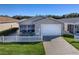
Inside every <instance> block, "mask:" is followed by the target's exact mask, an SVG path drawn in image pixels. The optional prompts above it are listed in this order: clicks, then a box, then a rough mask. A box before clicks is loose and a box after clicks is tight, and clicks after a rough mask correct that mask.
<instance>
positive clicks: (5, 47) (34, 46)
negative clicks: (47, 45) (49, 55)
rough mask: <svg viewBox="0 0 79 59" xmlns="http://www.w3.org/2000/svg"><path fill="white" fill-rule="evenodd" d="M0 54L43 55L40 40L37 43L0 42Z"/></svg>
mask: <svg viewBox="0 0 79 59" xmlns="http://www.w3.org/2000/svg"><path fill="white" fill-rule="evenodd" d="M0 54H1V55H44V54H45V52H44V47H43V44H42V42H38V43H0Z"/></svg>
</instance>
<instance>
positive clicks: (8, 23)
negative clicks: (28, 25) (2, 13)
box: [0, 17, 19, 31]
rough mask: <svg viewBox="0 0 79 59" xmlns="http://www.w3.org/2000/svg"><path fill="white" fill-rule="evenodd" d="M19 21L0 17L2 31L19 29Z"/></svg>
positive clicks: (0, 29)
mask: <svg viewBox="0 0 79 59" xmlns="http://www.w3.org/2000/svg"><path fill="white" fill-rule="evenodd" d="M18 22H19V21H18V20H17V19H13V18H10V17H0V31H4V30H7V29H10V28H17V27H18V28H19V24H18Z"/></svg>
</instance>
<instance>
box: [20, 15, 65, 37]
mask: <svg viewBox="0 0 79 59" xmlns="http://www.w3.org/2000/svg"><path fill="white" fill-rule="evenodd" d="M19 25H20V32H19V34H20V35H42V36H60V35H62V34H63V32H64V27H63V25H64V24H63V23H62V22H60V21H57V20H56V19H53V18H48V17H42V16H37V17H33V18H30V19H23V20H22V21H20V22H19Z"/></svg>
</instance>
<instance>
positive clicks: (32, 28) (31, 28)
mask: <svg viewBox="0 0 79 59" xmlns="http://www.w3.org/2000/svg"><path fill="white" fill-rule="evenodd" d="M20 32H23V33H26V32H35V25H33V24H32V25H20Z"/></svg>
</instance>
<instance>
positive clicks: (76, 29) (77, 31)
mask: <svg viewBox="0 0 79 59" xmlns="http://www.w3.org/2000/svg"><path fill="white" fill-rule="evenodd" d="M65 28H66V29H65V32H66V33H67V34H71V35H74V38H75V39H79V24H77V23H74V24H72V23H71V24H67V25H66V26H65Z"/></svg>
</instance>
